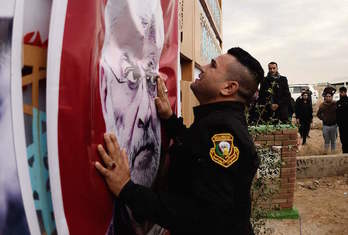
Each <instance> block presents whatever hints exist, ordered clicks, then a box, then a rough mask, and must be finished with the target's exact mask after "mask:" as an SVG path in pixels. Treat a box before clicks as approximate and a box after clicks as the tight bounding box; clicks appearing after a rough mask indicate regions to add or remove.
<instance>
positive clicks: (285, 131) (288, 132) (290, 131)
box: [283, 128, 298, 134]
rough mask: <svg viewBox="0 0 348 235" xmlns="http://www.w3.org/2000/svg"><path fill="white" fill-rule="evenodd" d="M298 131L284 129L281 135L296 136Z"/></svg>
mask: <svg viewBox="0 0 348 235" xmlns="http://www.w3.org/2000/svg"><path fill="white" fill-rule="evenodd" d="M297 132H298V130H297V128H296V129H295V128H292V129H284V130H283V134H297Z"/></svg>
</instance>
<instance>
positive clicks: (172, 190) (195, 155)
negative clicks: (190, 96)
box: [95, 48, 263, 235]
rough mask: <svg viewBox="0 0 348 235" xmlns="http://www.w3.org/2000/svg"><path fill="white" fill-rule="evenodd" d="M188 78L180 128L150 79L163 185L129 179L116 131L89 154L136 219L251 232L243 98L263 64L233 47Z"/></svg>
mask: <svg viewBox="0 0 348 235" xmlns="http://www.w3.org/2000/svg"><path fill="white" fill-rule="evenodd" d="M199 78H200V79H197V80H196V81H195V82H193V83H192V84H191V89H192V91H193V93H194V95H195V96H196V97H197V99H198V101H199V103H200V105H199V106H197V107H195V108H194V115H195V117H194V122H193V124H192V125H191V126H190V127H189V128H186V127H185V126H184V125H183V122H182V119H181V118H177V117H176V116H175V115H174V114H173V112H172V110H171V108H170V104H169V100H168V97H167V95H166V93H165V90H166V88H165V85H164V82H163V80H162V79H161V78H158V80H157V88H158V97H156V99H155V103H156V107H157V111H158V115H159V117H160V118H161V119H162V120H163V124H164V128H165V133H166V134H167V136H168V137H170V138H171V139H172V140H173V141H174V145H173V146H172V147H171V148H170V151H169V153H170V157H171V158H170V162H171V164H170V168H169V172H168V173H169V185H168V192H154V191H153V190H151V189H149V188H147V187H144V186H141V185H138V184H135V183H133V182H132V180H131V178H130V174H129V166H128V160H127V159H128V158H127V156H126V152H125V151H124V150H120V148H119V146H118V143H117V140H116V137H115V136H114V135H112V134H111V135H109V134H105V142H106V148H107V150H108V153H107V152H106V151H105V150H104V148H103V147H102V145H98V151H99V153H100V155H101V157H102V160H103V161H104V166H103V165H102V164H101V163H99V162H96V164H95V166H96V168H97V169H98V171H99V172H100V173H101V174H102V175H103V176H104V177H105V180H106V182H107V184H108V186H109V188H110V190H111V192H112V193H113V194H114V195H115V196H116V197H118V198H119V200H122V201H123V202H124V203H126V205H127V206H128V207H129V209H130V210H131V211H132V213H133V215H134V217H135V218H136V219H137V218H138V219H139V218H140V219H147V220H149V221H150V222H153V223H156V224H158V225H160V226H162V227H164V228H167V229H169V230H170V232H171V234H172V235H175V234H240V235H242V234H243V235H249V234H254V233H253V230H252V226H251V223H250V213H251V197H250V187H251V183H252V180H253V177H254V175H255V173H256V170H257V168H258V165H259V158H258V156H257V152H256V150H255V147H254V143H253V141H252V138H251V137H250V135H249V133H248V128H247V124H246V117H245V106H246V105H247V104H248V102H249V101H250V100H251V98H252V96H253V95H254V93H255V91H256V89H257V87H258V84H259V81H260V80H261V79H262V78H263V69H262V67H261V65H260V64H259V62H258V61H257V60H255V59H254V58H253V57H252V56H251V55H250V54H249V53H247V52H246V51H244V50H242V49H241V48H232V49H230V50H228V53H227V54H224V55H221V56H219V57H217V58H216V59H213V60H212V61H211V63H210V64H208V65H205V66H203V67H202V72H201V73H200V75H199Z"/></svg>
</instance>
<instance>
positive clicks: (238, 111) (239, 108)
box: [193, 101, 245, 120]
mask: <svg viewBox="0 0 348 235" xmlns="http://www.w3.org/2000/svg"><path fill="white" fill-rule="evenodd" d="M244 110H245V105H244V104H243V103H240V102H236V101H223V102H216V103H211V104H204V105H199V106H196V107H194V108H193V113H194V116H195V120H199V119H201V118H203V117H206V116H208V115H210V114H212V113H215V112H217V111H230V112H231V114H232V115H233V116H236V117H237V118H238V119H240V118H241V119H242V120H243V119H244V120H245V115H244Z"/></svg>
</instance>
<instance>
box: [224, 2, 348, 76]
mask: <svg viewBox="0 0 348 235" xmlns="http://www.w3.org/2000/svg"><path fill="white" fill-rule="evenodd" d="M222 11H223V46H224V51H226V50H227V49H228V48H230V47H234V46H240V47H242V48H243V49H246V50H247V51H249V52H250V53H251V54H252V55H254V56H255V57H256V58H257V59H258V60H259V61H260V62H261V64H262V66H263V68H264V69H265V72H267V71H268V69H267V64H268V62H270V61H276V62H277V63H278V66H279V72H280V73H281V74H283V75H285V76H287V77H288V80H289V83H317V82H330V81H333V80H343V79H344V78H346V80H348V0H330V1H328V0H223V4H222Z"/></svg>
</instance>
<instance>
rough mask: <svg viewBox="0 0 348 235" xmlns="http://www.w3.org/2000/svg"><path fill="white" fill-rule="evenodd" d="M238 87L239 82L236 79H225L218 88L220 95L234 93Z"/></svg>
mask: <svg viewBox="0 0 348 235" xmlns="http://www.w3.org/2000/svg"><path fill="white" fill-rule="evenodd" d="M238 89H239V82H237V81H226V82H224V83H223V87H222V88H221V89H220V93H221V95H222V96H231V95H236V94H237V92H238Z"/></svg>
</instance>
